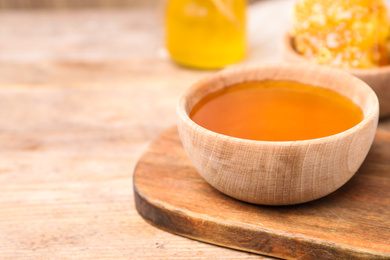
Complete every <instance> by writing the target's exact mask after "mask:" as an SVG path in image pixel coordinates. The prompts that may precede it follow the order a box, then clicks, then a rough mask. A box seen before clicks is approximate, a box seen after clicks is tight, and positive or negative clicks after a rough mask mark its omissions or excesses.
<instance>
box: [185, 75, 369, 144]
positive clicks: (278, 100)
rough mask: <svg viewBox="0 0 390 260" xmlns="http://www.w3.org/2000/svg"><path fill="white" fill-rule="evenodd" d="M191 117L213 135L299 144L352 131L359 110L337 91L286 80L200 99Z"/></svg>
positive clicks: (358, 119)
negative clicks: (303, 141) (298, 142)
mask: <svg viewBox="0 0 390 260" xmlns="http://www.w3.org/2000/svg"><path fill="white" fill-rule="evenodd" d="M190 118H191V119H192V120H193V121H194V122H195V123H197V124H198V125H200V126H202V127H204V128H206V129H208V130H211V131H214V132H216V133H220V134H224V135H228V136H232V137H238V138H243V139H250V140H261V141H298V140H308V139H315V138H321V137H326V136H330V135H334V134H337V133H340V132H343V131H345V130H347V129H350V128H352V127H353V126H355V125H357V124H358V123H359V122H361V121H362V120H363V112H362V111H361V109H360V108H359V107H358V106H357V105H356V104H355V103H353V102H352V101H351V100H350V99H348V98H346V97H344V96H342V95H340V94H339V93H337V92H335V91H332V90H329V89H325V88H320V87H315V86H310V85H305V84H302V83H298V82H290V81H262V82H246V83H240V84H237V85H233V86H230V87H227V88H224V89H221V90H218V91H216V92H214V93H211V94H209V95H207V96H206V97H204V98H203V99H201V100H200V101H199V102H198V103H197V104H196V105H195V106H194V108H193V109H192V111H191V113H190Z"/></svg>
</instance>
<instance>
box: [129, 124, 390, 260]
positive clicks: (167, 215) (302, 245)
mask: <svg viewBox="0 0 390 260" xmlns="http://www.w3.org/2000/svg"><path fill="white" fill-rule="evenodd" d="M173 131H177V128H176V127H175V126H173V127H170V128H168V129H167V130H165V131H163V133H162V134H161V135H160V136H159V137H157V138H156V139H155V140H154V141H153V142H152V143H151V145H150V146H149V147H148V148H147V150H146V151H145V153H144V154H143V155H142V156H141V157H140V159H139V161H138V162H137V165H136V167H135V169H134V174H133V192H134V200H135V207H136V210H137V212H138V213H139V215H140V216H141V217H142V218H143V219H144V220H145V221H146V222H147V223H149V224H151V225H152V226H155V227H157V228H159V229H161V230H164V231H167V232H169V233H173V234H176V235H180V236H183V237H186V238H190V239H193V240H197V241H202V242H205V243H209V244H213V245H217V246H222V247H226V248H230V249H235V250H239V251H245V252H251V253H255V254H260V255H266V256H271V257H277V258H287V259H295V258H299V259H318V258H321V259H372V260H382V259H383V260H385V259H390V253H388V252H377V251H374V250H369V249H366V250H364V249H359V248H354V247H350V246H347V245H343V244H336V243H331V242H327V241H319V240H314V239H312V238H308V237H303V236H297V235H294V234H289V233H284V232H283V231H278V232H274V233H271V232H270V231H267V230H266V229H260V228H258V229H256V230H253V229H251V230H249V228H248V227H246V226H245V225H230V224H229V222H228V221H226V222H221V221H219V220H215V219H211V218H208V219H207V220H205V219H202V218H199V217H196V216H193V215H192V214H191V213H190V212H185V211H182V210H180V209H175V208H174V207H172V208H167V207H165V206H164V205H162V204H160V203H158V202H155V201H153V199H149V198H148V197H147V196H145V195H144V194H142V192H141V191H140V190H139V189H138V188H137V180H136V178H137V174H136V173H137V169H138V168H139V167H140V165H142V163H141V162H142V160H143V158H144V157H145V156H146V155H147V154H148V153H149V152H151V151H152V150H153V149H152V147H153V146H154V144H155V143H157V141H158V140H159V139H160V138H165V137H166V136H167V135H169V133H170V132H173ZM380 134H381V133H379V135H380ZM380 136H381V135H380ZM386 136H387V135H386ZM199 227H201V228H199ZM222 227H223V228H222ZM199 230H201V231H205V232H203V233H202V232H199ZM206 230H207V232H206ZM221 231H223V232H221ZM248 235H250V237H248ZM237 241H239V245H238V246H237V244H238V243H237Z"/></svg>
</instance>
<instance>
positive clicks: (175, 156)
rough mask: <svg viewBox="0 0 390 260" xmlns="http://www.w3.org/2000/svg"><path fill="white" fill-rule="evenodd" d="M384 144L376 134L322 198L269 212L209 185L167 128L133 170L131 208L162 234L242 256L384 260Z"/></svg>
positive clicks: (388, 194)
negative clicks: (351, 172)
mask: <svg viewBox="0 0 390 260" xmlns="http://www.w3.org/2000/svg"><path fill="white" fill-rule="evenodd" d="M389 146H390V135H389V134H382V133H378V134H377V135H376V138H375V142H374V144H373V146H372V149H371V150H370V153H369V155H368V157H367V160H366V161H365V162H364V164H363V166H362V167H361V169H360V170H359V172H358V173H357V174H356V175H355V176H354V177H353V178H352V179H351V180H350V181H349V182H348V183H347V184H346V185H345V186H343V187H341V188H340V189H338V190H337V191H335V192H334V193H332V194H330V195H329V196H326V197H324V198H321V199H319V200H316V201H312V202H309V203H303V204H299V205H295V206H285V207H270V206H261V205H253V204H249V203H243V202H241V201H238V200H236V199H233V198H231V197H229V196H226V195H224V194H222V193H220V192H218V191H217V190H216V189H214V188H213V187H212V186H210V185H209V184H208V183H207V182H206V181H205V180H204V179H203V178H202V177H200V175H199V174H198V172H197V171H196V170H195V168H194V166H193V164H192V163H191V161H190V160H189V159H188V157H187V156H186V152H185V150H184V148H183V145H182V142H181V141H180V138H179V134H178V132H177V129H176V127H172V128H170V129H168V130H167V131H166V132H164V133H163V134H162V135H161V136H160V137H159V138H158V139H157V140H156V141H155V142H153V144H152V145H151V146H150V148H149V149H148V151H146V152H145V154H144V155H143V156H142V158H141V159H140V161H139V162H138V164H137V167H136V170H135V173H134V193H135V199H136V207H137V209H138V211H139V212H140V214H141V215H142V216H144V218H145V219H147V220H148V221H150V222H151V223H152V224H153V225H156V226H158V227H159V228H161V229H164V230H168V231H170V232H172V233H175V234H176V233H177V234H181V235H183V236H186V237H191V238H194V239H198V240H200V241H207V242H209V243H213V244H217V245H223V246H227V247H231V248H238V249H241V250H245V251H249V252H257V253H261V254H266V255H271V256H275V257H281V258H284V259H373V260H374V259H375V260H379V259H389V258H390V248H389V242H390V230H389V229H388V228H387V227H388V226H389V225H390V218H389V215H390V208H389V207H388V205H389V203H390V176H389V174H388V172H389V170H390V154H389V153H386V152H385V151H386V149H388V147H389Z"/></svg>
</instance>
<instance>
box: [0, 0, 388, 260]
mask: <svg viewBox="0 0 390 260" xmlns="http://www.w3.org/2000/svg"><path fill="white" fill-rule="evenodd" d="M288 2H289V1H279V0H277V1H272V4H271V1H270V2H269V1H265V2H262V3H261V5H260V4H259V5H257V6H254V7H253V8H251V10H250V14H251V15H252V16H251V17H252V18H251V19H252V22H253V24H254V25H255V26H252V27H251V28H250V33H251V34H252V35H256V36H258V37H254V38H252V39H251V41H250V45H251V49H250V55H249V57H248V59H247V61H248V62H257V61H270V60H277V59H279V56H280V55H279V51H278V44H276V43H275V41H276V40H275V39H277V37H279V36H281V35H282V31H284V28H283V26H284V23H285V21H286V19H287V17H288V15H286V13H288V10H287V9H286V8H287V6H288ZM275 12H276V14H280V17H279V16H278V17H279V18H278V19H280V20H276V21H275V22H274V23H269V19H270V18H271V17H275ZM254 13H255V14H256V16H253V14H254ZM160 14H161V10H155V9H150V10H146V9H142V10H141V9H130V10H111V11H110V10H109V11H104V10H101V11H96V10H92V11H88V10H85V11H55V12H49V11H31V12H30V11H23V12H15V11H3V12H2V13H1V15H0V39H1V40H0V144H1V145H0V180H1V183H2V187H1V189H0V258H1V259H261V258H262V257H261V256H258V255H255V254H249V253H244V252H241V251H235V250H230V249H225V248H221V247H217V246H212V245H208V244H205V243H201V242H197V241H193V240H190V239H187V238H183V237H180V236H176V235H173V234H171V233H168V232H165V231H161V230H160V229H157V228H155V227H153V226H151V225H149V224H148V223H146V222H145V221H144V220H143V219H142V217H141V216H139V214H138V213H137V211H136V209H135V205H134V197H133V188H132V184H133V183H132V178H133V171H134V167H135V165H136V163H137V161H138V160H139V158H140V157H141V155H142V154H143V152H144V151H145V150H146V148H147V147H148V145H149V144H150V143H151V142H152V141H153V140H154V139H155V138H157V137H158V136H159V135H160V134H161V132H163V131H164V130H165V129H166V128H168V127H171V126H172V125H174V124H175V123H176V114H175V105H176V103H177V101H178V98H179V96H180V94H181V93H182V91H183V90H184V89H185V88H186V87H187V86H188V85H190V84H192V83H193V82H194V81H196V80H198V79H199V78H201V77H203V76H204V75H207V74H210V73H212V72H210V71H196V70H189V69H185V68H181V67H177V66H175V65H174V64H172V63H171V62H170V61H169V60H167V59H166V55H165V52H164V51H163V49H162V48H161V46H162V30H161V27H160V20H159V19H160V17H161V16H160ZM262 24H267V25H268V26H267V27H265V28H264V27H262V26H260V25H262ZM256 25H257V26H256ZM271 27H274V28H271ZM260 35H261V37H259V36H260ZM270 41H271V43H270ZM389 125H390V124H389V123H386V122H382V123H381V127H382V129H385V128H387V127H388V126H389Z"/></svg>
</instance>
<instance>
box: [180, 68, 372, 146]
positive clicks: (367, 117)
mask: <svg viewBox="0 0 390 260" xmlns="http://www.w3.org/2000/svg"><path fill="white" fill-rule="evenodd" d="M292 67H294V68H299V69H303V70H304V69H307V64H306V65H304V64H291V63H262V64H256V65H246V66H243V65H242V66H236V67H234V68H228V69H224V70H221V71H219V72H217V73H214V74H212V75H208V76H206V77H204V78H202V79H200V80H199V81H197V82H195V83H194V84H192V85H191V86H190V87H188V88H187V89H185V90H184V92H183V93H182V95H181V96H180V99H179V101H178V103H177V106H176V112H177V115H178V118H179V120H181V121H183V122H184V123H185V124H187V125H189V126H190V128H191V129H194V130H196V131H197V132H199V131H201V132H203V133H205V134H206V135H208V136H213V137H215V138H223V139H225V140H231V141H233V142H238V143H246V144H252V145H261V146H268V145H269V146H292V145H305V144H309V143H310V144H320V143H324V142H328V141H331V140H335V139H341V138H343V137H345V136H348V135H351V134H353V133H354V132H356V131H358V130H359V129H361V128H364V126H366V125H368V124H369V123H370V122H371V120H374V121H376V124H377V123H378V120H379V101H378V97H377V96H376V94H375V92H374V91H373V90H372V89H371V88H370V87H369V86H368V85H367V84H366V83H365V82H364V81H362V80H360V79H358V78H357V77H355V76H353V75H351V74H349V73H348V72H345V71H343V70H340V69H335V68H330V67H326V66H316V65H315V66H314V68H315V69H317V70H318V71H319V73H322V74H328V73H339V74H342V75H343V77H348V78H350V79H351V80H354V81H356V82H357V83H359V85H360V87H363V88H366V89H367V93H368V94H369V95H370V96H371V99H372V102H374V103H373V104H372V105H371V107H370V108H369V112H368V113H367V115H364V114H363V120H362V121H360V122H359V123H358V124H356V125H355V126H353V127H351V128H349V129H347V130H344V131H342V132H339V133H336V134H333V135H328V136H324V137H319V138H314V139H305V140H295V141H265V140H252V139H245V138H240V137H234V136H229V135H225V134H221V133H218V132H214V131H211V130H209V129H207V128H205V127H203V126H200V125H199V124H197V123H195V122H194V121H193V120H192V119H191V118H190V117H189V113H187V112H186V104H187V99H188V98H189V96H188V95H189V94H191V93H192V94H193V93H195V92H196V90H197V89H201V88H202V86H204V84H205V83H207V82H209V81H212V80H215V79H216V78H217V77H220V76H221V75H226V74H228V75H229V74H230V75H234V72H242V71H243V70H245V71H253V70H256V71H261V70H265V69H266V68H282V69H283V70H288V69H291V68H292ZM311 67H313V66H312V65H311ZM232 72H233V73H232ZM228 77H229V76H228ZM297 80H298V79H297ZM241 82H245V81H241ZM235 84H237V83H235ZM232 85H234V84H231V85H228V84H227V85H225V86H224V87H229V86H232ZM319 87H320V86H319ZM339 94H340V93H339ZM358 106H359V107H360V105H358ZM360 108H361V107H360ZM191 109H192V108H191Z"/></svg>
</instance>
